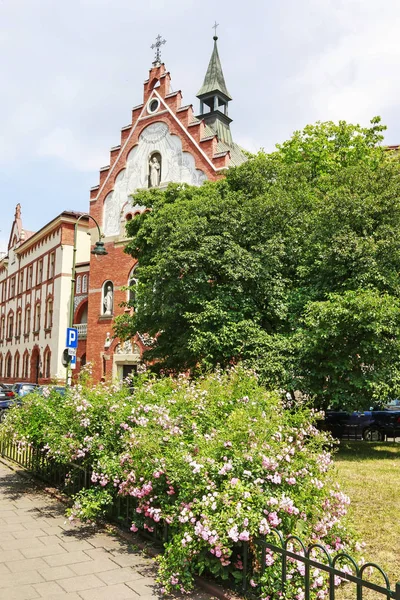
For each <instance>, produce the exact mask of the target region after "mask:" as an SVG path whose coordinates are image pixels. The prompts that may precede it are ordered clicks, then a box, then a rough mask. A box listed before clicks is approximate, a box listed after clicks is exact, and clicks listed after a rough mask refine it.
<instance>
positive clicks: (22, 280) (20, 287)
mask: <svg viewBox="0 0 400 600" xmlns="http://www.w3.org/2000/svg"><path fill="white" fill-rule="evenodd" d="M23 291H24V270H23V269H22V270H21V272H20V274H19V289H18V294H22V292H23Z"/></svg>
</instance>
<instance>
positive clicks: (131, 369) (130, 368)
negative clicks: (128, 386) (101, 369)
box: [122, 365, 137, 379]
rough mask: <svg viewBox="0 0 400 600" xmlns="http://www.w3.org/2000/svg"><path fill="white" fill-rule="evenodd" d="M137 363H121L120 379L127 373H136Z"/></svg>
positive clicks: (126, 375)
mask: <svg viewBox="0 0 400 600" xmlns="http://www.w3.org/2000/svg"><path fill="white" fill-rule="evenodd" d="M136 373H137V365H122V379H126V377H128V375H136Z"/></svg>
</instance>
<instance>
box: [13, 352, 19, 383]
mask: <svg viewBox="0 0 400 600" xmlns="http://www.w3.org/2000/svg"><path fill="white" fill-rule="evenodd" d="M14 378H15V379H19V352H16V353H15V358H14Z"/></svg>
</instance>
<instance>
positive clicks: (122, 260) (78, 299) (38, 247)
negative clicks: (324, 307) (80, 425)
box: [0, 36, 246, 383]
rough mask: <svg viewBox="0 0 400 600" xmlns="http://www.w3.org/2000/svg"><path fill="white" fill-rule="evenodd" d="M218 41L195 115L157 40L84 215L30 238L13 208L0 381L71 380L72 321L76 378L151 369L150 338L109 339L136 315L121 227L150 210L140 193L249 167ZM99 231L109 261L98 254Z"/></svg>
mask: <svg viewBox="0 0 400 600" xmlns="http://www.w3.org/2000/svg"><path fill="white" fill-rule="evenodd" d="M217 39H218V38H217V37H216V36H214V46H213V50H212V55H211V59H210V61H209V65H208V69H207V72H206V75H205V78H204V82H203V85H202V86H201V88H200V90H199V92H198V94H197V98H198V100H199V105H200V109H199V112H198V113H197V114H195V112H194V110H193V106H192V105H191V104H186V105H184V104H183V102H182V93H181V91H172V89H171V78H170V73H169V72H168V71H167V70H166V68H165V65H164V64H163V63H162V61H161V56H160V47H161V45H162V44H163V41H161V37H160V36H158V38H157V41H156V44H154V45H153V46H152V47H155V48H156V56H155V60H154V62H153V64H152V67H151V69H150V71H149V76H148V79H147V80H146V81H145V82H144V87H143V96H142V101H141V103H140V104H139V105H138V106H135V107H134V108H133V109H132V114H131V120H130V123H129V124H128V125H126V126H125V127H123V128H122V129H121V132H120V140H119V144H118V145H117V146H114V147H113V148H111V150H110V162H109V164H108V165H107V166H105V167H102V168H101V169H100V176H99V182H98V184H97V185H96V186H95V187H93V188H92V189H91V191H90V203H89V208H88V212H87V214H86V213H74V212H71V211H64V212H63V213H62V214H61V215H59V216H58V217H56V218H55V219H53V220H52V221H50V223H47V224H46V225H44V227H42V228H41V229H40V231H38V232H35V233H33V232H28V231H25V230H24V228H23V226H22V218H21V207H20V205H17V207H16V212H15V219H14V222H13V223H12V225H11V233H10V242H9V245H8V251H7V253H6V254H5V255H4V256H0V381H4V382H7V383H12V382H15V381H30V382H35V383H50V382H51V381H59V382H62V381H65V376H66V370H65V367H64V366H63V363H62V357H63V352H64V349H65V341H66V328H67V326H68V325H69V324H70V322H71V318H72V324H73V326H74V327H75V328H77V330H78V348H77V354H76V369H75V371H74V373H75V377H76V375H78V373H79V371H80V369H81V368H82V366H83V365H84V364H85V363H86V362H90V363H91V364H92V370H93V379H94V381H100V380H102V379H119V380H121V379H123V378H125V377H126V376H127V375H128V374H129V373H131V372H132V371H136V370H140V369H144V368H145V365H144V364H143V361H142V355H143V351H144V349H145V348H146V346H147V345H149V344H151V343H152V341H151V340H150V339H148V338H147V337H146V336H145V335H139V334H137V335H136V336H135V337H134V338H133V339H131V340H128V341H124V342H122V343H121V341H120V340H119V339H116V338H114V337H113V323H114V319H115V317H116V316H117V315H118V314H121V313H122V311H124V310H128V311H132V310H133V308H131V307H129V304H130V305H132V302H129V301H130V300H132V297H131V295H132V294H134V291H132V288H133V289H134V285H135V282H136V281H137V278H136V274H135V269H136V266H137V265H136V264H135V261H134V260H133V259H132V257H130V256H128V255H127V254H125V253H124V247H125V245H126V243H127V239H126V232H125V225H126V222H127V221H129V220H131V219H134V218H135V217H136V216H137V215H139V214H141V213H142V212H144V211H146V210H147V208H146V207H145V206H140V205H139V204H138V203H137V202H135V192H137V191H138V190H143V189H148V188H159V189H164V188H166V187H167V186H168V184H169V183H171V182H174V183H187V184H190V185H196V186H200V185H202V183H203V182H204V181H206V180H209V181H214V180H217V179H219V178H220V177H223V176H224V172H225V170H226V169H227V168H229V167H230V166H233V165H239V164H241V163H242V162H244V161H245V160H246V156H245V154H244V153H243V151H242V150H241V148H240V147H239V146H238V145H237V144H235V142H234V141H233V139H232V133H231V129H230V125H231V119H230V117H229V114H228V107H229V103H230V101H231V99H232V98H231V96H230V94H229V92H228V89H227V86H226V83H225V79H224V75H223V71H222V67H221V62H220V58H219V54H218V47H217ZM99 231H100V232H101V235H102V236H103V237H102V239H101V241H102V242H103V243H104V248H105V250H106V254H104V255H103V256H93V255H91V249H93V248H94V247H95V245H96V242H98V241H99ZM88 232H89V233H90V237H89V236H88V235H86V234H87V233H88ZM75 233H76V255H75V259H76V260H75V259H74V235H75ZM73 264H75V266H76V269H75V278H74V286H73V287H74V294H73V298H72V302H73V306H72V307H71V293H72V292H71V281H72V270H73ZM128 288H131V289H128ZM124 303H125V305H126V303H128V307H126V306H125V307H124V306H123V304H124Z"/></svg>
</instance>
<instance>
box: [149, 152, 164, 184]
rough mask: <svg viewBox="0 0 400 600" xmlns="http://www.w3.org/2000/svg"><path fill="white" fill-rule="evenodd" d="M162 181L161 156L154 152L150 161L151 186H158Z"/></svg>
mask: <svg viewBox="0 0 400 600" xmlns="http://www.w3.org/2000/svg"><path fill="white" fill-rule="evenodd" d="M160 181H161V156H160V155H159V154H153V155H152V157H151V158H150V161H149V187H157V186H159V185H160Z"/></svg>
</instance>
